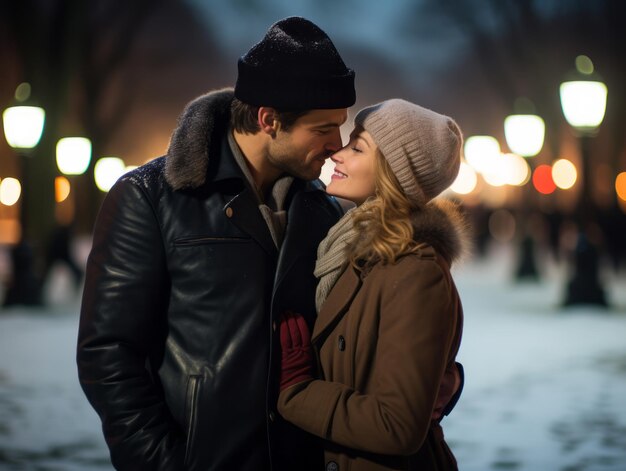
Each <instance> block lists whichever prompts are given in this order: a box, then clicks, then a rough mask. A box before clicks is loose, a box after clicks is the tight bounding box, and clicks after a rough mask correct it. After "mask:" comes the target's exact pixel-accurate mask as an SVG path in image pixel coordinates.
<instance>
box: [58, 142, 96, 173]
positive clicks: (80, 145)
mask: <svg viewBox="0 0 626 471" xmlns="http://www.w3.org/2000/svg"><path fill="white" fill-rule="evenodd" d="M56 154H57V155H56V157H57V167H58V168H59V170H60V171H61V173H63V174H64V175H82V174H83V173H85V172H86V171H87V169H88V168H89V162H90V161H91V141H90V140H89V139H87V138H86V137H64V138H61V139H59V141H58V142H57V148H56Z"/></svg>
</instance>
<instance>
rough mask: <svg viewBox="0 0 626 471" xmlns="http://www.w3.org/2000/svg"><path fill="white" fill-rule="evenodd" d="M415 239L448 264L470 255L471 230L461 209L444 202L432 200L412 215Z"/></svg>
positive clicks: (457, 205)
mask: <svg viewBox="0 0 626 471" xmlns="http://www.w3.org/2000/svg"><path fill="white" fill-rule="evenodd" d="M411 223H412V225H413V239H414V240H415V241H416V242H419V243H426V244H428V245H430V246H431V247H433V248H434V249H435V251H436V252H437V253H439V254H440V255H441V256H442V257H443V258H444V259H445V260H446V262H447V263H448V265H452V263H453V262H455V261H458V259H460V258H462V257H463V255H465V254H466V253H467V252H468V251H469V246H470V245H471V243H470V239H471V236H470V229H469V223H468V221H467V218H466V216H465V215H464V214H463V212H462V209H461V206H460V205H459V204H457V203H454V202H452V201H450V200H447V199H444V198H437V199H435V200H432V201H431V202H430V203H428V204H427V205H426V206H424V207H423V208H420V209H418V210H416V211H414V212H413V213H412V214H411Z"/></svg>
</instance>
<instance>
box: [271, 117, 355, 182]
mask: <svg viewBox="0 0 626 471" xmlns="http://www.w3.org/2000/svg"><path fill="white" fill-rule="evenodd" d="M347 118H348V111H347V110H346V109H345V108H342V109H335V110H312V111H310V112H308V113H307V114H305V115H304V116H301V117H300V118H298V119H297V120H296V122H295V123H294V124H293V125H292V126H291V127H290V128H289V130H288V131H283V130H281V129H278V131H277V132H276V136H275V137H274V138H273V139H272V141H271V143H270V146H269V152H268V159H269V161H270V163H271V164H272V165H273V166H274V167H276V168H277V169H279V170H281V171H282V172H284V173H287V174H289V175H292V176H294V177H297V178H301V179H303V180H314V179H316V178H318V177H319V176H320V173H321V172H322V166H323V165H324V162H325V161H326V159H327V158H328V157H330V156H331V155H332V154H333V153H334V152H336V151H338V150H339V149H341V134H340V133H339V128H340V127H341V125H342V124H343V123H345V122H346V119H347Z"/></svg>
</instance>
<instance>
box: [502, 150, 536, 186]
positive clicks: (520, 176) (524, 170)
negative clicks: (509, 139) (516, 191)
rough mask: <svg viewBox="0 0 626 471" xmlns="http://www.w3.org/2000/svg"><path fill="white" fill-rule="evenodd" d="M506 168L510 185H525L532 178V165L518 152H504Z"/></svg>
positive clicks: (507, 181) (507, 180)
mask: <svg viewBox="0 0 626 471" xmlns="http://www.w3.org/2000/svg"><path fill="white" fill-rule="evenodd" d="M502 157H503V159H504V168H505V172H506V183H507V184H508V185H514V186H523V185H525V184H526V183H528V180H530V166H529V165H528V162H527V161H526V159H525V158H524V157H522V156H521V155H517V154H504V155H503V156H502Z"/></svg>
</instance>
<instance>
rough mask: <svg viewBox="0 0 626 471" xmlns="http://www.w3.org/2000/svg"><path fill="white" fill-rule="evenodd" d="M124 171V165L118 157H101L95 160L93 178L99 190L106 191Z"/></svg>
mask: <svg viewBox="0 0 626 471" xmlns="http://www.w3.org/2000/svg"><path fill="white" fill-rule="evenodd" d="M125 173H126V165H125V164H124V161H123V160H122V159H120V158H119V157H103V158H101V159H99V160H98V161H97V162H96V166H95V168H94V178H95V180H96V186H97V187H98V189H99V190H100V191H104V192H107V191H109V190H110V189H111V187H112V186H113V185H114V184H115V182H116V181H117V179H118V178H120V177H121V176H122V175H124V174H125Z"/></svg>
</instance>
